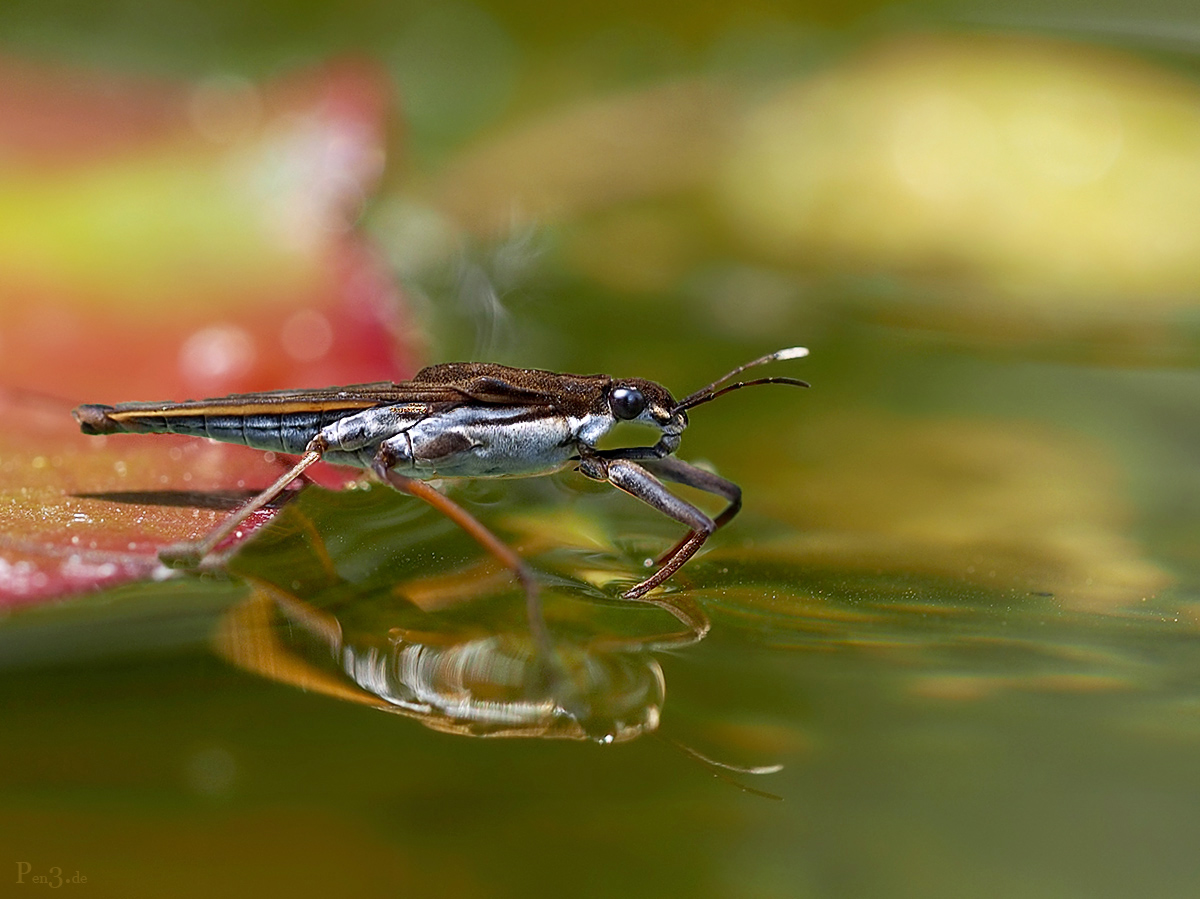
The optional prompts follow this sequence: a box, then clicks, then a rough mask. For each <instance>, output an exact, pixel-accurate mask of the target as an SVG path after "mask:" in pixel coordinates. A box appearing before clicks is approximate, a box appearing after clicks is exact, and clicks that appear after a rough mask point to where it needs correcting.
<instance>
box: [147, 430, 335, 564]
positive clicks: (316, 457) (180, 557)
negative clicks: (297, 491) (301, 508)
mask: <svg viewBox="0 0 1200 899" xmlns="http://www.w3.org/2000/svg"><path fill="white" fill-rule="evenodd" d="M326 449H328V444H327V443H326V441H325V440H324V438H322V437H321V436H319V435H318V436H316V437H314V438H313V439H312V440H310V441H309V443H308V446H307V448H306V449H305V451H304V455H303V456H302V457H301V458H300V461H299V462H297V463H296V464H295V465H293V466H292V467H291V468H290V469H288V471H287V472H286V473H285V474H284V475H283V476H281V477H280V478H279V480H277V481H276V482H275V483H274V484H272V485H271V486H270V487H268V488H267V489H266V490H264V491H263V492H262V493H260V494H259V495H258V496H256V497H254V499H252V500H250V501H249V502H247V503H246V504H245V505H244V506H242V507H241V508H240V509H237V510H235V511H234V512H233V513H232V514H231V515H230V516H229V517H228V518H226V519H225V520H224V521H223V522H221V524H220V525H219V526H218V527H217V528H215V529H214V530H213V531H212V532H210V533H209V535H208V536H207V537H205V538H204V539H203V540H197V541H196V542H194V543H176V544H175V545H173V546H168V547H165V548H163V549H162V550H160V551H159V553H158V558H159V559H160V560H161V561H162V563H163V564H164V565H169V566H171V567H173V568H186V567H192V566H196V565H199V564H200V563H202V562H203V561H204V560H205V559H206V558H207V557H208V556H209V555H210V554H211V553H212V551H213V550H214V549H216V548H217V547H218V546H220V545H221V543H222V542H223V541H224V540H225V538H226V537H228V536H229V535H230V534H232V533H233V532H234V531H235V530H236V529H237V527H238V525H240V524H241V523H242V522H243V521H245V520H246V519H247V518H249V517H250V516H251V515H253V514H254V513H255V512H257V511H258V510H259V509H261V508H262V507H263V506H265V505H267V504H268V503H269V502H271V501H272V500H273V499H275V497H277V496H279V494H281V493H283V491H284V490H286V489H287V486H288V485H289V484H291V483H292V481H294V480H296V478H298V477H300V476H301V475H302V474H304V472H305V470H306V469H307V468H308V467H309V466H311V465H312V464H313V463H315V462H319V461H320V460H321V456H322V455H324V453H325V450H326Z"/></svg>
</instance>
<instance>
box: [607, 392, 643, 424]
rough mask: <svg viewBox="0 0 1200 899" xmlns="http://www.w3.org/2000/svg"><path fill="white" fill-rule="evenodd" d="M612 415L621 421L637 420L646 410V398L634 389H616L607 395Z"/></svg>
mask: <svg viewBox="0 0 1200 899" xmlns="http://www.w3.org/2000/svg"><path fill="white" fill-rule="evenodd" d="M608 405H609V407H610V408H611V409H612V413H613V415H615V416H616V417H617V418H619V419H621V420H622V421H630V420H632V419H634V418H637V417H638V416H639V415H641V414H642V412H644V411H645V409H646V398H645V397H644V396H642V392H641V391H640V390H638V389H637V388H636V387H616V388H614V389H613V391H612V393H610V394H609V395H608Z"/></svg>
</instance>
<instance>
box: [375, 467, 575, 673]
mask: <svg viewBox="0 0 1200 899" xmlns="http://www.w3.org/2000/svg"><path fill="white" fill-rule="evenodd" d="M395 461H396V460H395V459H393V458H390V457H389V454H388V453H387V452H386V449H383V450H381V451H380V453H379V454H378V455H376V456H375V459H374V461H373V462H372V463H371V469H372V471H374V472H375V474H376V475H377V476H378V477H379V479H380V480H382V481H384V482H385V483H388V484H391V485H392V486H393V487H395V488H396V489H397V490H399V491H400V492H401V493H407V494H408V495H409V496H415V497H417V498H418V499H422V500H424V501H425V502H427V503H429V505H431V506H433V507H434V508H435V509H437V510H438V511H439V512H441V513H442V514H443V515H445V516H446V517H447V518H449V519H450V520H451V521H453V522H454V523H455V524H456V525H458V526H459V527H460V528H462V529H463V530H464V531H466V532H467V534H469V535H470V536H471V538H472V539H474V540H475V542H476V543H478V544H479V545H480V546H482V547H483V548H484V549H486V550H487V551H488V552H490V553H491V554H492V555H493V556H495V557H496V559H497V560H499V561H500V563H501V564H503V565H504V566H505V567H506V568H509V569H510V570H511V571H512V572H513V574H515V575H516V577H517V580H518V581H519V582H520V584H521V588H522V590H524V592H525V608H526V615H527V617H528V619H529V630H530V633H531V634H532V635H533V639H534V643H535V644H536V646H537V648H538V651H539V653H540V654H541V656H542V658H543V659H544V660H552V659H553V658H554V652H553V644H552V643H551V642H550V632H549V630H548V629H547V628H546V622H545V620H544V619H543V617H542V605H541V599H540V598H539V596H538V587H537V581H536V580H535V579H534V576H533V572H532V571H531V570H530V568H529V566H528V565H526V564H525V560H524V559H522V558H521V557H520V556H519V555H517V553H516V552H515V551H514V550H513V548H512V547H511V546H509V545H508V544H507V543H505V542H504V541H503V540H501V539H500V538H499V537H497V536H496V535H495V534H493V533H492V532H491V531H489V530H488V529H487V528H486V527H484V525H483V524H481V523H480V521H479V520H478V519H477V518H476V517H475V516H474V515H472V514H471V513H470V512H468V511H467V510H466V509H464V508H463V507H462V506H460V505H459V504H458V503H456V502H454V500H452V499H450V498H449V497H448V496H446V495H445V494H443V493H439V492H438V491H437V490H434V489H433V487H431V486H430V485H429V484H427V483H426V482H425V481H422V480H419V479H418V478H410V477H407V476H405V475H402V474H400V473H399V472H398V471H394V470H393V469H392V468H391V465H392V464H394V462H395Z"/></svg>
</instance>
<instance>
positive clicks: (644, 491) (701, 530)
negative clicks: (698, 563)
mask: <svg viewBox="0 0 1200 899" xmlns="http://www.w3.org/2000/svg"><path fill="white" fill-rule="evenodd" d="M660 461H661V460H660ZM680 464H682V463H680ZM647 467H648V466H647V465H645V464H644V463H643V464H639V463H637V462H633V461H630V460H629V459H603V458H599V457H595V456H584V457H583V458H582V459H581V460H580V463H579V471H580V472H581V473H582V474H584V475H585V476H587V477H589V478H593V479H595V480H601V481H608V482H609V483H610V484H612V485H613V486H614V487H616V488H618V489H619V490H624V491H625V492H626V493H628V494H629V495H630V496H635V497H637V498H638V499H640V500H641V501H642V502H644V503H646V504H647V505H649V506H652V507H654V508H655V509H657V510H658V511H660V512H662V513H663V514H664V515H667V516H669V517H670V518H674V519H675V520H676V521H678V522H680V523H682V524H685V525H687V526H688V527H689V528H690V529H691V531H690V533H688V535H687V536H686V537H684V538H683V540H681V541H680V542H679V543H678V544H677V545H676V547H675V548H674V549H673V550H671V552H670V553H668V554H667V555H666V556H665V557H664V558H663V560H662V563H661V564H662V567H660V568H659V569H658V571H656V572H654V574H652V575H650V577H648V578H646V579H645V580H644V581H642V582H641V583H640V584H635V585H634V586H633V587H631V588H630V589H628V590H626V591H625V592H624V593H623V594H621V595H622V597H623V598H624V599H638V598H639V597H641V596H644V595H645V594H646V593H649V592H650V591H651V590H653V589H654V588H655V587H657V586H658V585H659V584H662V583H663V582H664V581H666V580H667V578H669V577H670V576H671V575H673V574H674V573H675V572H676V571H678V570H679V569H680V568H682V567H683V565H684V563H686V562H687V560H688V559H690V558H691V557H692V556H694V555H695V554H696V551H697V550H698V549H700V547H701V546H703V545H704V541H705V540H707V539H708V538H709V537H710V536H711V535H712V533H713V531H715V530H716V529H717V523H716V522H715V521H713V519H711V518H709V517H708V516H707V515H705V514H704V513H703V512H701V511H700V510H699V509H697V508H696V507H695V506H693V505H692V504H691V503H688V502H685V501H684V500H682V499H680V498H679V497H677V496H676V495H675V494H673V493H671V491H669V490H668V489H667V488H666V487H664V486H663V483H662V481H660V480H659V479H658V478H656V477H655V476H654V475H653V474H651V473H650V472H649V471H647ZM688 467H689V468H690V467H691V466H688ZM696 471H699V469H696ZM671 473H672V475H679V472H677V471H675V470H674V469H672V471H671ZM666 476H667V475H666V474H664V477H666ZM677 479H678V477H671V480H677ZM685 483H686V482H685ZM727 511H728V510H727ZM735 511H736V510H735ZM726 520H728V518H726Z"/></svg>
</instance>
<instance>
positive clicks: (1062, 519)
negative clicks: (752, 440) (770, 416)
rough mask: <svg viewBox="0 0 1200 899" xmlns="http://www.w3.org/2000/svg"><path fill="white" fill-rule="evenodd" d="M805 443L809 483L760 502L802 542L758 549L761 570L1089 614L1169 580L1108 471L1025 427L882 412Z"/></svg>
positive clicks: (835, 419)
mask: <svg viewBox="0 0 1200 899" xmlns="http://www.w3.org/2000/svg"><path fill="white" fill-rule="evenodd" d="M803 431H804V433H803V435H799V436H798V437H797V439H796V441H795V446H796V447H799V448H801V449H796V450H794V453H795V454H796V455H799V454H801V453H802V454H803V455H804V457H805V458H804V459H803V465H804V468H805V470H806V471H807V472H808V473H809V475H808V476H807V477H795V478H788V480H787V482H786V483H781V484H780V485H778V489H776V490H775V491H767V492H765V493H764V495H763V497H762V499H761V500H760V502H761V503H763V504H767V503H773V504H774V505H775V507H776V509H777V510H778V511H779V512H781V513H782V514H787V515H788V516H789V517H792V518H795V517H796V516H797V514H798V515H799V516H801V517H802V519H803V522H804V530H805V533H804V535H803V536H795V535H793V536H789V537H788V538H787V540H786V541H785V542H784V543H781V544H779V545H777V546H761V545H760V546H759V547H758V548H757V549H756V550H754V552H753V557H754V558H756V559H758V560H760V561H766V560H767V559H768V558H771V557H776V558H787V559H790V560H805V561H806V562H808V563H809V564H813V565H819V566H821V567H823V568H826V569H830V568H832V569H835V570H838V569H840V570H843V571H866V572H872V571H876V572H882V571H888V572H892V573H893V574H896V575H901V574H903V575H914V574H915V575H921V576H928V575H932V576H935V577H947V578H951V579H956V580H959V581H961V582H964V583H967V584H972V585H975V586H978V587H985V588H989V589H1001V590H1004V589H1010V588H1014V587H1015V588H1018V589H1021V590H1024V591H1029V592H1034V593H1051V594H1054V596H1056V597H1058V599H1059V601H1061V602H1062V603H1063V604H1064V605H1066V606H1070V607H1074V608H1079V609H1088V610H1091V611H1114V610H1115V609H1117V608H1118V607H1120V606H1122V605H1127V604H1130V603H1133V602H1136V601H1139V600H1141V599H1143V598H1144V597H1146V596H1148V595H1150V594H1153V593H1155V592H1156V591H1158V590H1161V589H1162V588H1163V587H1165V586H1166V585H1167V584H1168V583H1169V582H1170V578H1169V576H1168V575H1167V573H1166V572H1164V571H1163V570H1162V569H1161V568H1159V567H1158V566H1157V565H1155V564H1154V563H1153V562H1152V561H1150V560H1148V559H1146V558H1144V557H1143V556H1142V555H1141V552H1140V550H1139V547H1138V546H1137V544H1136V543H1135V542H1134V541H1133V540H1132V539H1131V537H1130V535H1129V533H1128V522H1129V519H1130V511H1129V510H1128V509H1127V507H1126V504H1125V502H1124V499H1123V497H1122V494H1121V491H1120V488H1119V486H1118V479H1117V475H1116V472H1115V470H1114V469H1113V467H1112V466H1111V465H1110V464H1109V462H1108V460H1107V459H1105V458H1104V457H1103V455H1102V454H1101V453H1100V452H1099V451H1098V450H1097V448H1096V447H1095V445H1093V444H1091V443H1089V442H1087V441H1084V440H1080V439H1072V438H1070V437H1068V436H1066V435H1065V434H1061V433H1055V432H1052V431H1049V430H1046V429H1038V428H1034V427H1032V426H1029V425H1022V424H1020V423H1007V424H1001V423H994V422H985V421H934V420H921V421H911V420H904V419H901V418H897V417H894V416H886V415H883V414H873V415H871V416H869V417H864V416H856V415H849V414H844V415H838V416H826V417H824V418H823V419H821V420H816V419H809V420H807V421H806V423H805V425H804V428H803ZM788 464H789V465H795V460H792V461H791V462H789V463H788ZM797 510H798V511H797Z"/></svg>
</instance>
